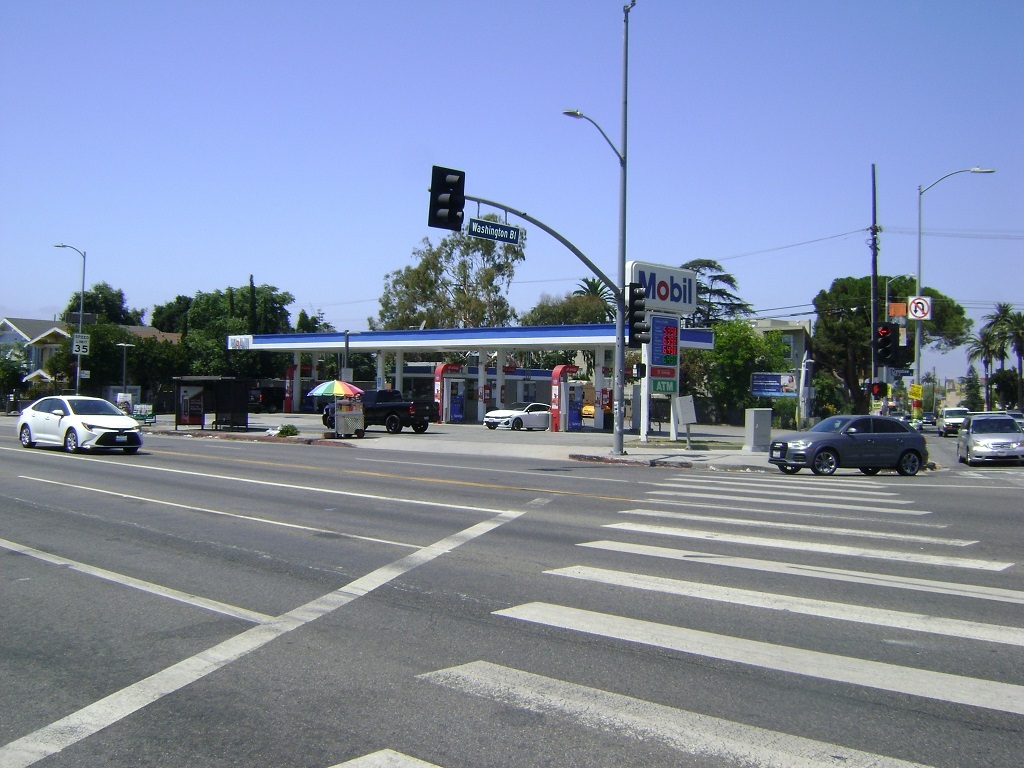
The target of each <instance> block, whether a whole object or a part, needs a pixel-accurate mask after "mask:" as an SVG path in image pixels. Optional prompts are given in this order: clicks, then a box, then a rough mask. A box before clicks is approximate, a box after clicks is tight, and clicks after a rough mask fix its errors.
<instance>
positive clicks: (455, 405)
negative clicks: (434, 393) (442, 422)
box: [444, 379, 466, 424]
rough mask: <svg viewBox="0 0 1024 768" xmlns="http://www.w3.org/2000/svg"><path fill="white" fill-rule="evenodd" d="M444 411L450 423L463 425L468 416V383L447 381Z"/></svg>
mask: <svg viewBox="0 0 1024 768" xmlns="http://www.w3.org/2000/svg"><path fill="white" fill-rule="evenodd" d="M444 397H445V403H444V410H445V413H447V414H448V421H449V422H450V423H452V424H461V423H462V420H463V419H464V418H465V414H466V382H465V380H464V379H447V380H446V381H445V388H444Z"/></svg>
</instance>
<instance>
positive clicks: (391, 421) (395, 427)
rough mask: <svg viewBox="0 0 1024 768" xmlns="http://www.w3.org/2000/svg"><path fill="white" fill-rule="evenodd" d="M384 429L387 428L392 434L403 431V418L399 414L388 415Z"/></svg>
mask: <svg viewBox="0 0 1024 768" xmlns="http://www.w3.org/2000/svg"><path fill="white" fill-rule="evenodd" d="M384 429H386V430H387V431H388V432H390V433H391V434H392V435H397V434H398V433H399V432H401V431H402V420H401V419H400V418H399V417H398V415H397V414H394V413H392V414H389V415H388V417H387V418H386V419H384Z"/></svg>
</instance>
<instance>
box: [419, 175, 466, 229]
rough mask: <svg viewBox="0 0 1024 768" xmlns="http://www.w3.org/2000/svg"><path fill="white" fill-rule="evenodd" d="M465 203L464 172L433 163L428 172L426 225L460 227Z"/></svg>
mask: <svg viewBox="0 0 1024 768" xmlns="http://www.w3.org/2000/svg"><path fill="white" fill-rule="evenodd" d="M465 205H466V174H464V173H463V172H462V171H456V170H454V169H452V168H442V167H441V166H439V165H435V166H434V168H433V170H432V171H431V173H430V211H429V212H428V214H427V226H428V227H438V228H439V229H450V230H452V231H453V232H458V231H459V230H460V229H462V217H463V213H462V209H463V208H464V207H465Z"/></svg>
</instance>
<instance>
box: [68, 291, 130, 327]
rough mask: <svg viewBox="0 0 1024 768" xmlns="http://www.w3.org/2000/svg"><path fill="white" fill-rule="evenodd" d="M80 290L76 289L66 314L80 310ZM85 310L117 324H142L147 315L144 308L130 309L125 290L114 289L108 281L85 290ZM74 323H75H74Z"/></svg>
mask: <svg viewBox="0 0 1024 768" xmlns="http://www.w3.org/2000/svg"><path fill="white" fill-rule="evenodd" d="M80 296H81V292H80V291H76V292H75V293H74V295H73V296H72V297H71V300H70V301H69V302H68V305H67V308H66V309H65V310H64V312H65V314H67V313H68V312H76V313H77V312H78V308H79V303H80V302H79V297H80ZM84 304H85V312H86V314H89V313H94V314H96V315H97V316H98V317H105V318H106V319H107V320H109V321H110V322H111V323H113V324H115V325H142V324H143V319H144V318H145V316H146V311H145V310H144V309H128V304H127V302H126V300H125V297H124V291H122V290H120V289H114V288H112V287H111V286H110V285H108V284H107V283H96V285H94V286H93V287H92V288H90V289H88V290H86V292H85V302H84ZM73 325H74V324H73Z"/></svg>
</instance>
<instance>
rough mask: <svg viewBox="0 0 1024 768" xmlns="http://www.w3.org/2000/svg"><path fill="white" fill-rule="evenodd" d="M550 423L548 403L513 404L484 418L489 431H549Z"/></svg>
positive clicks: (490, 412)
mask: <svg viewBox="0 0 1024 768" xmlns="http://www.w3.org/2000/svg"><path fill="white" fill-rule="evenodd" d="M550 421H551V406H550V405H548V404H547V403H512V405H510V406H509V407H508V408H502V409H501V410H498V411H488V412H487V414H486V415H485V416H484V426H485V427H487V428H488V429H497V428H498V427H501V428H502V429H547V428H548V424H549V423H550Z"/></svg>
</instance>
